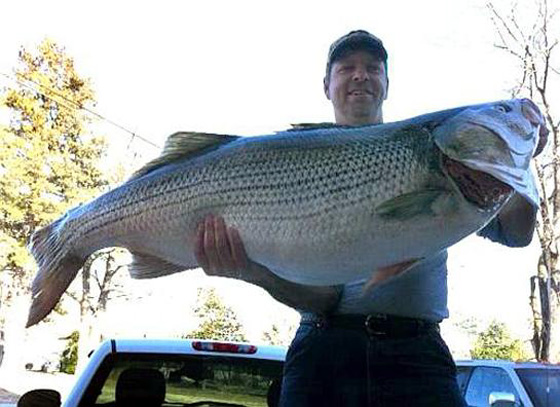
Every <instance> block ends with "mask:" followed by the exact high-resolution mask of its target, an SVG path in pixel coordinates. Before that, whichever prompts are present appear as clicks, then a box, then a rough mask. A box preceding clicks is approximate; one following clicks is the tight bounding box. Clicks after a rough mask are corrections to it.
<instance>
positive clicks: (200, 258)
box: [194, 222, 209, 270]
mask: <svg viewBox="0 0 560 407" xmlns="http://www.w3.org/2000/svg"><path fill="white" fill-rule="evenodd" d="M204 235H205V228H204V222H200V223H199V224H198V228H197V229H196V239H195V244H194V256H195V257H196V261H197V262H198V265H199V266H200V267H202V269H204V270H206V269H208V268H209V264H208V258H207V257H206V252H205V251H204Z"/></svg>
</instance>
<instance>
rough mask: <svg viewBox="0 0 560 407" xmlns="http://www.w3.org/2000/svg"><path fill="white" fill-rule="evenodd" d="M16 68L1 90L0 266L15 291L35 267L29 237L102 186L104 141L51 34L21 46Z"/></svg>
mask: <svg viewBox="0 0 560 407" xmlns="http://www.w3.org/2000/svg"><path fill="white" fill-rule="evenodd" d="M14 74H15V76H16V78H17V79H18V81H20V83H18V84H16V85H14V86H13V87H8V88H6V89H4V90H2V93H1V94H0V103H1V104H2V105H3V106H6V107H8V108H9V109H10V110H11V112H12V115H11V121H10V123H9V124H7V125H4V126H0V144H1V145H2V149H0V272H1V273H2V274H3V278H4V279H9V280H10V281H11V282H12V284H11V288H12V290H14V289H16V290H17V289H19V290H21V289H22V288H23V287H27V286H28V285H29V278H30V275H31V270H32V269H33V261H32V259H31V258H30V256H29V254H28V252H27V250H26V247H25V246H26V242H27V241H28V239H29V237H30V235H31V234H32V233H33V232H34V231H35V230H36V229H37V228H40V227H42V226H44V225H46V224H48V223H50V222H51V221H53V220H54V219H56V218H57V217H59V216H60V215H61V214H62V213H63V212H64V211H66V210H67V209H69V208H70V207H72V206H75V205H77V204H78V203H80V202H83V201H86V200H89V199H90V198H92V197H93V196H95V195H97V194H99V192H100V191H101V189H102V188H103V187H105V186H106V185H107V181H106V178H105V176H104V175H103V173H102V172H101V170H100V168H99V162H100V159H101V158H102V157H103V155H104V153H105V151H106V145H105V142H104V141H103V140H102V139H101V138H99V137H93V136H91V135H90V134H88V132H87V131H86V126H87V124H88V123H89V119H88V116H87V115H86V112H85V111H84V110H83V109H81V108H82V107H87V106H90V105H92V104H93V103H94V95H93V91H92V88H91V86H90V84H89V81H88V80H85V79H82V78H81V77H80V76H79V75H78V73H77V72H76V70H75V68H74V62H73V60H72V58H70V57H69V56H67V55H66V54H65V51H64V49H63V48H61V47H59V46H58V45H57V44H55V43H54V42H52V41H50V40H45V41H43V42H42V43H41V44H40V45H39V46H38V47H37V49H34V50H31V51H28V50H26V49H24V48H22V49H21V50H20V52H19V58H18V64H17V67H16V68H15V70H14ZM6 273H8V274H9V276H8V275H7V274H6ZM12 290H10V291H12Z"/></svg>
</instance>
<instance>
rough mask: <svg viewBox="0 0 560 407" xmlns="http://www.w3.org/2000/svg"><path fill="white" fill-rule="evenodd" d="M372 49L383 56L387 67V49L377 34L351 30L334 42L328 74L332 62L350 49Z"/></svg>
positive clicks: (371, 50) (330, 52) (328, 60)
mask: <svg viewBox="0 0 560 407" xmlns="http://www.w3.org/2000/svg"><path fill="white" fill-rule="evenodd" d="M361 50H364V51H370V52H371V53H372V54H374V55H376V56H378V57H380V58H381V60H382V61H383V62H384V63H385V68H387V57H388V55H387V50H386V49H385V47H384V46H383V43H382V42H381V40H380V39H379V38H377V37H376V36H375V35H373V34H370V33H369V32H367V31H365V30H355V31H350V32H349V33H348V34H346V35H344V36H342V37H340V38H339V39H338V40H336V41H335V42H333V43H332V45H331V47H330V48H329V56H328V59H327V76H328V75H329V74H330V72H331V67H332V64H333V63H334V62H335V61H337V60H338V59H340V58H341V57H343V56H344V55H345V54H346V53H347V52H348V51H361Z"/></svg>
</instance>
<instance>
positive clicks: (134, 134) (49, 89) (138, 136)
mask: <svg viewBox="0 0 560 407" xmlns="http://www.w3.org/2000/svg"><path fill="white" fill-rule="evenodd" d="M0 75H2V76H4V77H6V78H8V79H10V80H12V81H14V82H17V83H18V84H20V85H21V86H24V87H26V88H28V89H31V90H33V91H35V92H38V93H40V94H41V95H43V96H45V97H46V98H49V99H50V100H52V101H54V102H57V103H60V101H58V100H55V99H54V98H53V97H52V96H50V95H48V94H46V93H45V92H42V91H41V90H39V89H36V88H34V87H33V86H31V85H29V84H27V83H25V82H23V81H21V80H20V79H18V78H15V77H13V76H12V75H9V74H7V73H4V72H0ZM26 81H27V82H31V83H34V84H35V85H37V86H39V87H41V88H43V89H46V90H47V91H49V92H51V93H53V94H55V95H57V96H58V97H59V98H61V99H63V100H65V101H66V102H68V103H70V104H71V105H73V106H74V107H75V108H77V109H80V110H84V111H86V112H88V113H89V114H91V115H93V116H95V117H97V118H99V119H101V120H103V121H105V122H107V123H109V124H111V125H113V126H115V127H117V128H119V129H121V130H122V131H124V132H126V133H128V134H130V135H131V136H132V137H131V139H130V142H129V144H128V146H129V147H130V145H131V144H132V142H133V141H134V139H135V138H137V139H140V140H142V141H143V142H145V143H147V144H149V145H151V146H153V147H156V148H158V149H159V148H161V146H159V145H157V144H155V143H153V142H151V141H150V140H148V139H146V138H144V137H142V136H140V135H139V134H137V133H135V132H133V131H132V130H129V129H127V128H126V127H124V126H122V125H120V124H119V123H117V122H115V121H113V120H111V119H108V118H106V117H105V116H103V115H101V114H100V113H97V112H95V111H94V110H91V109H89V108H87V107H85V106H81V105H80V104H79V103H77V102H75V101H73V100H72V99H68V98H67V97H66V96H64V95H63V94H61V93H59V92H57V91H56V90H54V89H52V88H49V87H48V86H46V85H43V84H41V83H38V82H35V81H34V80H32V79H26ZM67 107H68V106H67ZM127 148H128V147H127Z"/></svg>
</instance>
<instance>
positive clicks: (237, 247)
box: [227, 228, 249, 270]
mask: <svg viewBox="0 0 560 407" xmlns="http://www.w3.org/2000/svg"><path fill="white" fill-rule="evenodd" d="M227 231H228V236H229V242H230V244H231V256H232V260H233V264H234V267H235V268H236V269H237V270H245V269H247V266H248V263H249V260H248V259H247V253H246V252H245V245H244V244H243V241H242V240H241V236H239V232H238V231H237V229H234V228H228V230H227Z"/></svg>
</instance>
